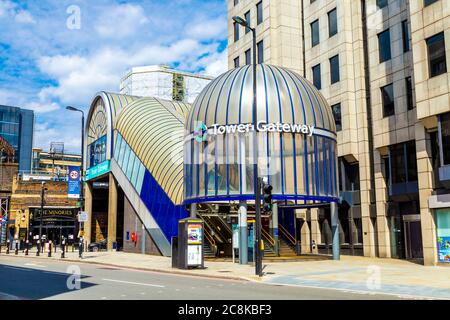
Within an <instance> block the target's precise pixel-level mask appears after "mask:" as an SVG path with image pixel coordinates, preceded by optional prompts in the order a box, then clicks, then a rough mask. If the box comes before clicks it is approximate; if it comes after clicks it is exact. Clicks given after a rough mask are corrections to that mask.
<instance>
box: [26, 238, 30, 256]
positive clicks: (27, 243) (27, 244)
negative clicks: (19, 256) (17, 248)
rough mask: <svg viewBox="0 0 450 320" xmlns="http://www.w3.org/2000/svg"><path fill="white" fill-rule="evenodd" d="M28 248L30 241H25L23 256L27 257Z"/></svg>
mask: <svg viewBox="0 0 450 320" xmlns="http://www.w3.org/2000/svg"><path fill="white" fill-rule="evenodd" d="M29 247H30V241H28V240H27V242H25V255H26V256H27V255H28V249H29Z"/></svg>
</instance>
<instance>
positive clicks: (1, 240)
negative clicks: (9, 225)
mask: <svg viewBox="0 0 450 320" xmlns="http://www.w3.org/2000/svg"><path fill="white" fill-rule="evenodd" d="M0 220H1V225H0V245H4V244H5V243H6V221H7V218H6V216H3V217H1V218H0Z"/></svg>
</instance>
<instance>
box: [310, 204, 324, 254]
mask: <svg viewBox="0 0 450 320" xmlns="http://www.w3.org/2000/svg"><path fill="white" fill-rule="evenodd" d="M319 210H320V209H319V208H311V209H309V212H310V217H311V242H312V243H314V242H315V244H316V245H315V248H312V250H311V253H313V254H318V253H319V248H318V245H319V243H321V238H322V235H321V233H320V226H319Z"/></svg>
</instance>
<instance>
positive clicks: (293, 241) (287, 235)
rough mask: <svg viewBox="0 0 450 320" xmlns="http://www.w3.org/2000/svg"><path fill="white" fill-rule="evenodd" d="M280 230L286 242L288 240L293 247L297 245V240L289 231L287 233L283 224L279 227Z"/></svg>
mask: <svg viewBox="0 0 450 320" xmlns="http://www.w3.org/2000/svg"><path fill="white" fill-rule="evenodd" d="M278 229H279V230H280V231H281V233H282V234H283V235H284V237H285V238H286V240H288V241H289V242H290V243H291V244H292V245H293V246H295V245H296V244H297V240H295V237H294V236H292V235H291V234H290V233H289V231H287V230H286V229H285V228H284V227H283V226H282V225H281V224H279V225H278Z"/></svg>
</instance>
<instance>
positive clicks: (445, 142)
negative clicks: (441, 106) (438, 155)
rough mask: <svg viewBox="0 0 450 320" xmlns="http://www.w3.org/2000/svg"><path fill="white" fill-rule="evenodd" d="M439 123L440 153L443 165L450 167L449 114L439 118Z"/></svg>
mask: <svg viewBox="0 0 450 320" xmlns="http://www.w3.org/2000/svg"><path fill="white" fill-rule="evenodd" d="M440 121H441V132H442V134H441V139H442V146H441V148H442V153H443V156H444V163H443V165H450V152H448V150H450V113H446V114H443V115H441V116H440Z"/></svg>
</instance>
